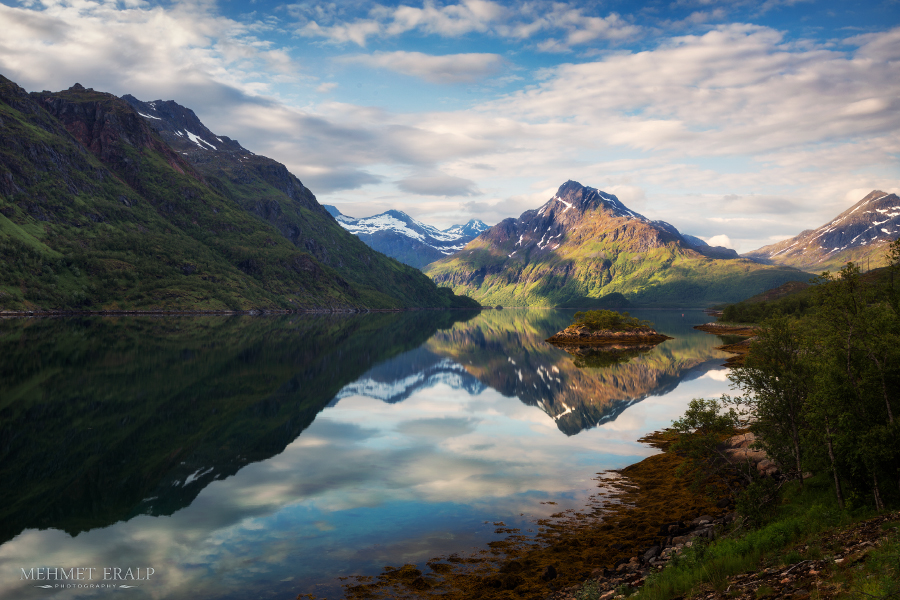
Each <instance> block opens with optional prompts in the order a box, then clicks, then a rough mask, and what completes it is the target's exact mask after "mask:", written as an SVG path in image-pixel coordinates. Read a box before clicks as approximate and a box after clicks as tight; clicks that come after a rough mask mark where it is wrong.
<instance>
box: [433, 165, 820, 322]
mask: <svg viewBox="0 0 900 600" xmlns="http://www.w3.org/2000/svg"><path fill="white" fill-rule="evenodd" d="M732 254H733V253H728V252H727V249H723V248H711V247H710V246H708V245H706V246H705V247H704V245H698V244H696V242H694V243H691V242H690V241H688V240H686V239H685V238H684V237H683V236H682V235H681V234H680V233H679V232H678V230H677V229H675V227H673V226H672V225H670V224H668V223H666V222H664V221H652V220H650V219H648V218H647V217H645V216H643V215H641V214H638V213H636V212H634V211H632V210H630V209H629V208H628V207H626V206H625V205H624V204H622V202H620V201H619V199H618V198H616V197H615V196H614V195H612V194H608V193H605V192H602V191H600V190H597V189H594V188H590V187H585V186H582V185H581V184H580V183H577V182H575V181H568V182H566V183H564V184H563V185H562V186H560V188H559V190H558V191H557V193H556V194H555V195H554V196H553V198H551V199H550V200H548V201H547V202H546V203H545V204H544V205H543V206H541V207H540V208H538V209H535V210H529V211H526V212H524V213H522V215H521V216H520V217H519V218H518V219H506V220H504V221H502V222H500V223H498V224H497V225H495V226H494V227H492V228H490V229H489V230H487V231H486V232H484V233H483V234H481V235H480V236H479V237H478V238H477V239H475V240H473V241H472V242H470V243H469V244H468V245H467V246H466V247H465V248H464V249H462V250H461V251H460V252H458V253H457V254H455V255H453V256H450V257H448V258H446V259H443V260H440V261H437V262H435V263H432V264H431V265H430V266H429V267H428V269H427V270H426V274H428V275H429V276H431V277H432V278H433V279H434V280H435V281H436V282H437V283H438V284H439V285H449V286H451V287H453V289H454V290H455V291H456V292H457V293H465V294H467V295H470V296H471V297H473V298H475V299H476V300H478V301H479V302H481V303H482V304H503V305H505V306H526V305H530V306H586V305H591V304H596V303H597V302H598V299H600V298H602V297H603V296H607V295H609V294H622V295H624V296H626V297H627V298H628V299H630V300H631V301H633V302H636V303H640V304H657V305H680V306H698V305H704V304H709V303H714V302H723V301H730V300H733V301H736V300H739V299H741V298H743V297H746V295H747V290H748V289H752V290H754V293H755V292H758V291H762V290H765V289H769V288H771V287H775V286H777V285H780V284H781V283H784V282H785V281H788V280H791V279H806V278H807V275H806V274H804V273H801V272H799V271H795V270H792V269H787V268H773V267H766V266H763V265H759V264H757V263H754V262H752V261H750V260H746V259H727V258H719V257H722V256H730V255H732Z"/></svg>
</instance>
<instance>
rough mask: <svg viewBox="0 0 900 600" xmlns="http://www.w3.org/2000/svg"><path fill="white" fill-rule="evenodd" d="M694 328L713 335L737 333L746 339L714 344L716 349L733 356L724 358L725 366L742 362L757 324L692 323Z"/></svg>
mask: <svg viewBox="0 0 900 600" xmlns="http://www.w3.org/2000/svg"><path fill="white" fill-rule="evenodd" d="M694 329H697V330H699V331H704V332H706V333H711V334H713V335H737V336H743V337H746V338H747V339H744V340H741V341H740V342H735V343H733V344H723V345H722V346H716V347H715V348H716V350H721V351H722V352H728V353H729V354H733V355H734V356H729V357H728V358H726V359H725V366H726V367H740V366H742V365H743V364H744V358H745V357H746V356H747V354H748V353H749V352H750V344H751V343H753V340H754V339H756V332H757V330H758V329H759V326H758V325H720V324H718V323H705V324H703V325H694Z"/></svg>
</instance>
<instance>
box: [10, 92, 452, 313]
mask: <svg viewBox="0 0 900 600" xmlns="http://www.w3.org/2000/svg"><path fill="white" fill-rule="evenodd" d="M191 114H193V113H191ZM147 121H152V119H148V118H147V117H142V116H141V115H139V114H138V113H137V112H136V111H135V109H134V108H133V107H132V106H131V105H130V104H129V103H127V102H126V101H124V100H121V99H119V98H117V97H115V96H113V95H111V94H105V93H102V92H96V91H94V90H91V89H85V88H83V87H82V86H80V85H77V84H76V85H75V86H73V87H72V88H70V89H69V90H66V91H63V92H58V93H50V92H42V93H33V94H27V93H26V92H25V91H24V90H22V89H21V88H20V87H19V86H17V85H16V84H15V83H13V82H11V81H9V80H7V79H5V78H2V76H0V122H2V126H0V215H2V216H0V259H2V260H3V261H4V264H6V265H7V268H6V269H4V270H3V272H2V273H0V308H2V309H20V310H21V309H26V310H41V309H91V310H99V309H105V310H117V309H145V310H179V309H192V310H247V309H251V308H261V309H294V308H396V307H404V306H434V307H441V306H449V305H450V304H452V303H453V301H452V297H449V296H448V295H447V294H445V293H442V292H440V291H439V290H438V289H437V288H436V287H435V286H434V285H433V284H432V283H431V282H430V281H428V279H427V278H425V277H423V276H422V275H421V274H420V273H419V272H417V271H416V270H414V269H411V268H409V267H406V266H403V265H401V264H399V263H397V262H395V261H392V260H390V259H388V258H386V257H384V256H382V255H380V254H378V253H376V252H373V251H372V250H370V249H369V248H368V247H367V246H365V244H362V243H361V242H360V241H359V240H357V239H356V238H354V237H353V236H351V235H348V234H347V233H346V232H344V231H343V229H341V228H340V227H339V226H338V225H337V224H336V223H335V222H334V221H333V219H331V218H330V217H329V216H328V215H327V213H326V212H325V211H324V209H322V208H321V207H320V206H319V205H318V203H317V202H316V201H315V197H314V196H313V195H312V194H311V193H309V191H308V190H306V189H305V188H303V186H302V184H300V182H299V181H296V178H293V176H290V174H289V173H287V171H286V170H284V171H283V172H282V171H281V170H280V169H278V168H277V167H276V165H277V163H274V161H268V159H265V160H266V161H268V163H265V164H262V162H261V163H260V164H261V165H262V166H261V167H260V169H261V170H262V171H263V172H264V173H269V175H271V177H270V179H277V178H278V177H281V176H284V177H285V178H286V179H285V181H286V182H287V183H286V184H285V185H284V186H282V188H284V189H278V188H276V187H275V186H274V185H273V184H271V182H269V184H268V185H269V187H268V188H265V189H263V188H264V185H263V183H265V182H266V181H267V180H266V179H265V177H263V176H260V177H259V179H256V180H254V179H253V178H249V177H248V178H244V181H243V182H242V183H241V184H240V185H237V184H233V185H231V187H230V188H229V186H228V185H226V184H224V183H223V182H222V180H221V179H219V178H216V177H215V176H214V175H207V174H205V172H204V171H205V170H207V169H212V168H213V167H214V165H215V164H216V161H215V160H210V161H209V163H208V164H201V163H202V161H199V160H198V161H197V164H198V165H200V166H196V165H195V164H193V163H192V162H191V161H190V160H189V159H190V156H188V155H185V154H184V153H183V152H184V151H183V150H181V151H179V150H178V149H176V148H173V147H172V146H171V145H169V144H168V143H167V141H166V140H165V139H164V138H163V136H162V135H161V134H160V133H159V132H158V130H156V129H154V128H153V127H151V126H150V125H149V124H148V123H147ZM235 144H236V142H235ZM260 161H262V158H260ZM211 165H212V166H211ZM277 166H280V165H277ZM263 167H265V168H263ZM281 169H283V167H281ZM285 174H286V175H285ZM229 191H230V193H231V195H230V196H229V195H228V192H229ZM291 193H292V194H293V197H291V196H290V195H289V194H291ZM254 198H255V200H254ZM257 204H258V205H260V206H264V207H268V208H269V209H270V210H271V211H273V212H277V209H276V208H275V207H276V206H278V207H279V208H280V210H281V212H282V214H285V215H289V217H285V219H284V221H285V222H288V221H289V222H290V225H293V226H295V227H297V229H298V231H299V232H300V233H298V235H296V236H294V238H293V239H291V238H290V236H287V235H286V234H285V231H287V230H289V229H290V226H285V227H280V225H281V224H282V223H281V222H278V220H277V219H274V221H275V222H274V223H273V222H272V221H273V219H269V218H266V216H265V215H261V214H259V213H260V211H254V210H253V208H255V207H256V205H257Z"/></svg>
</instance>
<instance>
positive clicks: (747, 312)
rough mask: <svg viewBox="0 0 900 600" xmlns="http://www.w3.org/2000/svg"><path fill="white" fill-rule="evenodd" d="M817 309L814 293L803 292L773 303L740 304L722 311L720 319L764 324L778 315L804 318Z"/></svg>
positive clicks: (732, 305)
mask: <svg viewBox="0 0 900 600" xmlns="http://www.w3.org/2000/svg"><path fill="white" fill-rule="evenodd" d="M814 307H815V300H814V297H813V291H812V290H809V291H806V290H804V291H803V292H800V293H797V294H794V295H791V296H787V297H785V298H781V299H778V300H775V301H773V302H749V301H746V302H738V303H737V304H729V305H728V306H726V307H725V308H724V309H722V316H721V318H720V319H719V320H720V321H723V322H728V323H762V322H763V321H765V320H766V319H769V318H772V317H775V316H776V315H790V316H797V317H800V316H804V315H808V314H810V313H811V312H812V310H813V308H814Z"/></svg>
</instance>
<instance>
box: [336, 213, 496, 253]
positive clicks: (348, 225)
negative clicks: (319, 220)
mask: <svg viewBox="0 0 900 600" xmlns="http://www.w3.org/2000/svg"><path fill="white" fill-rule="evenodd" d="M325 210H327V211H328V212H329V213H331V216H333V217H334V218H335V220H336V221H337V222H338V223H340V224H341V226H342V227H343V228H344V229H346V230H347V231H349V232H350V233H352V234H354V235H356V236H359V239H361V240H362V241H363V242H365V243H366V244H367V245H368V246H370V247H371V248H373V249H375V250H378V251H379V252H382V253H384V254H387V255H388V256H390V257H392V258H396V259H397V260H399V261H400V262H402V263H406V264H408V265H410V266H413V267H416V268H419V269H421V268H422V267H424V266H425V265H427V264H429V263H431V262H434V261H436V260H437V259H439V258H443V257H445V256H448V255H450V254H453V253H454V252H457V251H458V250H460V249H462V247H463V246H465V245H466V244H468V243H469V242H470V241H472V240H473V239H475V238H476V237H478V235H480V234H481V233H482V232H483V231H485V230H486V229H489V227H488V225H487V224H486V223H484V222H483V221H479V220H477V219H472V220H471V221H469V222H468V223H466V224H465V225H454V226H452V227H449V228H447V229H438V228H437V227H433V226H431V225H427V224H425V223H422V222H421V221H417V220H415V219H413V218H412V217H410V216H409V215H408V214H406V213H405V212H403V211H399V210H389V211H387V212H383V213H381V214H379V215H374V216H372V217H364V218H361V219H357V218H354V217H349V216H347V215H345V214H342V213H341V211H339V210H338V209H337V208H335V207H334V206H330V205H325Z"/></svg>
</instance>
